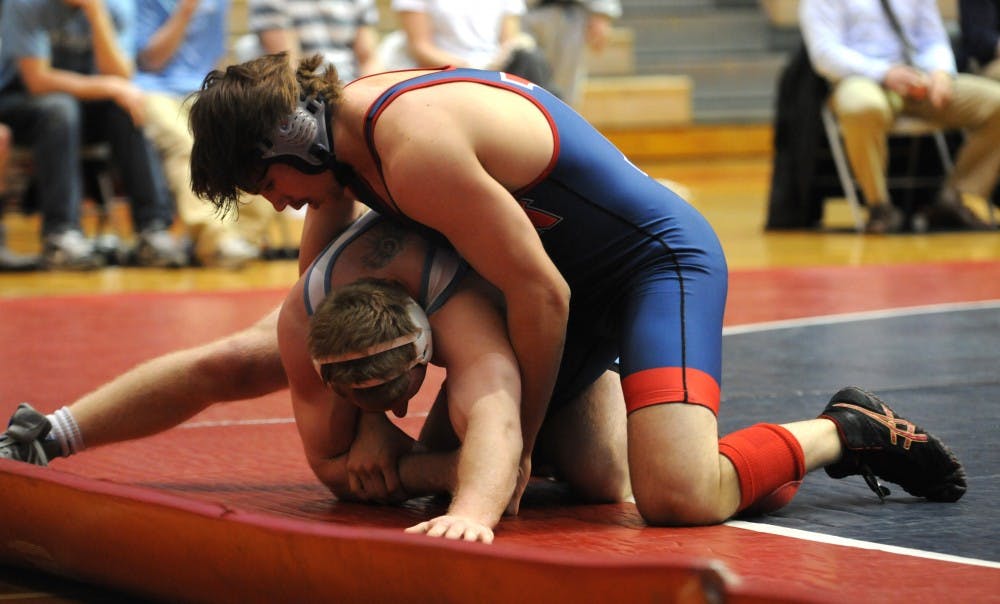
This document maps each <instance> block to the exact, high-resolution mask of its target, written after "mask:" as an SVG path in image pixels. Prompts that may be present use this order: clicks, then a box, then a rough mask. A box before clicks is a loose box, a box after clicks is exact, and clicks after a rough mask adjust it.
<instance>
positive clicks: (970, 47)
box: [958, 0, 1000, 80]
mask: <svg viewBox="0 0 1000 604" xmlns="http://www.w3.org/2000/svg"><path fill="white" fill-rule="evenodd" d="M958 10H959V25H960V26H961V29H962V48H963V50H964V51H965V54H966V56H967V57H968V58H970V59H975V61H976V68H975V70H976V72H977V73H978V74H979V75H982V76H984V77H987V78H991V79H993V80H1000V0H959V2H958Z"/></svg>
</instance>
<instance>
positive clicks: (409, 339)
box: [312, 299, 434, 388]
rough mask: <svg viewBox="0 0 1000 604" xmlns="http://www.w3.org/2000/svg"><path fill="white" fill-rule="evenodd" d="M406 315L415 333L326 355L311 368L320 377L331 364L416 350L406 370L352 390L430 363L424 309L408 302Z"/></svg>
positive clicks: (428, 325) (431, 351) (431, 348)
mask: <svg viewBox="0 0 1000 604" xmlns="http://www.w3.org/2000/svg"><path fill="white" fill-rule="evenodd" d="M406 314H407V316H408V317H409V318H410V321H412V322H413V324H414V325H415V326H416V331H414V332H413V333H409V334H406V335H404V336H400V337H398V338H393V339H392V340H389V341H387V342H381V343H379V344H374V345H372V346H369V347H367V348H365V349H364V350H359V351H353V352H345V353H342V354H334V355H328V356H325V357H317V358H313V360H312V362H313V367H315V368H316V372H317V373H319V375H320V377H322V375H323V367H324V366H326V365H329V364H331V363H343V362H345V361H354V360H357V359H363V358H365V357H370V356H374V355H376V354H380V353H383V352H386V351H388V350H393V349H395V348H399V347H401V346H406V345H407V344H413V345H414V346H415V347H416V349H417V354H416V357H415V358H414V359H413V362H412V363H410V365H409V366H408V367H406V369H404V370H403V371H400V372H399V373H397V374H395V375H392V376H390V377H386V378H373V379H371V380H365V381H363V382H357V383H354V384H351V386H352V387H354V388H369V387H371V386H378V385H379V384H384V383H386V382H390V381H392V380H394V379H396V378H398V377H399V376H401V375H403V374H404V373H406V372H408V371H409V370H411V369H413V368H414V367H416V366H417V365H421V364H422V365H426V364H427V363H429V362H430V360H431V357H433V356H434V345H433V341H432V338H431V322H430V319H428V318H427V313H425V312H424V309H422V308H420V305H419V304H417V303H416V302H415V301H414V300H412V299H411V300H410V301H409V302H408V303H407V305H406Z"/></svg>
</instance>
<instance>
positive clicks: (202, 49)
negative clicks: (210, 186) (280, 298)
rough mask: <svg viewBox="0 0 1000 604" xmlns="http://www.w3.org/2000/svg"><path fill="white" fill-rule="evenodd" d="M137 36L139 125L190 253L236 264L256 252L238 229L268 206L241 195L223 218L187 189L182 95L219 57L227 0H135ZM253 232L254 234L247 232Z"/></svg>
mask: <svg viewBox="0 0 1000 604" xmlns="http://www.w3.org/2000/svg"><path fill="white" fill-rule="evenodd" d="M136 6H137V7H138V28H137V34H138V35H137V38H138V39H139V40H144V41H145V45H144V46H142V47H140V49H139V54H138V64H139V71H138V72H137V73H136V75H135V83H136V84H137V85H138V86H139V87H140V88H142V89H143V91H144V92H145V97H146V105H145V110H146V124H145V132H146V134H147V135H148V136H149V138H150V139H151V140H152V141H153V144H154V145H155V146H156V148H157V150H158V151H159V153H160V157H161V159H162V162H163V168H164V172H165V175H166V178H167V183H168V185H169V186H170V190H171V192H172V193H173V195H174V199H175V201H176V204H177V213H178V215H179V217H180V219H181V222H183V223H184V225H185V227H187V230H188V233H189V235H190V237H191V239H192V242H193V253H194V259H195V261H196V262H197V264H199V265H201V266H212V267H222V268H232V269H236V268H241V267H243V266H244V265H245V264H246V263H247V262H248V261H250V260H253V259H255V258H257V256H258V255H259V252H260V249H259V242H257V243H253V242H251V241H248V239H247V237H244V236H243V234H242V229H241V228H240V227H243V226H244V225H246V226H247V227H248V230H249V231H251V233H252V231H253V227H254V225H255V224H256V222H259V220H257V221H255V220H254V217H255V216H257V215H259V214H262V213H267V214H271V213H273V211H272V210H271V207H270V205H269V204H267V202H266V201H264V200H263V198H260V197H248V198H246V199H245V200H244V201H243V203H242V204H241V207H240V219H239V221H238V222H234V221H232V220H225V221H223V220H222V219H221V218H219V217H218V216H216V214H215V211H214V209H213V208H212V206H211V204H208V203H206V202H204V201H202V200H201V199H199V198H198V197H197V196H196V195H195V194H194V193H193V192H192V191H191V146H192V145H193V144H194V141H193V140H192V139H191V133H190V132H189V131H188V127H187V116H188V112H187V107H188V106H187V105H186V104H185V103H184V100H185V98H186V97H187V96H188V95H189V94H191V93H192V92H195V91H196V90H198V89H199V88H200V87H201V81H202V79H203V78H204V77H205V74H207V73H208V72H209V71H211V70H212V69H215V68H216V67H218V66H219V63H220V62H221V61H222V60H223V58H224V57H225V52H226V48H225V44H226V38H227V35H226V33H227V25H226V24H227V20H228V16H229V2H228V0H219V1H215V2H204V1H203V2H199V1H198V0H178V1H177V2H176V3H172V5H171V3H164V2H160V1H159V0H138V2H137V3H136ZM252 236H254V237H257V238H259V235H258V234H256V233H252Z"/></svg>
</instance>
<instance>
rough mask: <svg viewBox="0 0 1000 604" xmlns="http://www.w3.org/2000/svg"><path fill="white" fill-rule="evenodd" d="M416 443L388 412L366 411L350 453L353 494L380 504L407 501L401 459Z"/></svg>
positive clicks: (348, 468)
mask: <svg viewBox="0 0 1000 604" xmlns="http://www.w3.org/2000/svg"><path fill="white" fill-rule="evenodd" d="M413 443H414V441H413V439H412V438H410V437H409V436H408V435H407V434H406V433H405V432H403V431H402V430H400V429H399V428H397V427H396V425H395V424H393V423H392V422H391V421H389V418H387V417H386V416H385V414H384V413H362V414H361V417H360V418H359V420H358V433H357V436H355V438H354V442H352V443H351V448H350V450H349V451H348V452H347V478H348V482H349V484H350V489H351V495H352V496H353V497H355V498H356V499H358V500H360V501H372V502H376V503H398V502H400V501H405V500H406V499H407V498H408V497H407V494H406V491H404V490H403V485H402V482H400V480H399V458H400V457H401V456H402V455H404V454H405V453H408V452H410V451H411V450H412V449H413Z"/></svg>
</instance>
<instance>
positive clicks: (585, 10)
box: [523, 0, 622, 104]
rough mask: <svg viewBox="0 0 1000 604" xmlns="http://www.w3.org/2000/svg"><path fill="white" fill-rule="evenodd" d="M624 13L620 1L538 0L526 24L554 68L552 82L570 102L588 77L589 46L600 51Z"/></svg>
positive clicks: (531, 3) (530, 8)
mask: <svg viewBox="0 0 1000 604" xmlns="http://www.w3.org/2000/svg"><path fill="white" fill-rule="evenodd" d="M621 14H622V5H621V2H619V0H535V1H534V2H529V7H528V12H527V14H525V16H524V19H523V23H524V26H525V29H526V30H527V31H528V32H529V33H530V34H531V35H532V36H533V37H534V38H535V40H536V41H537V42H538V46H539V48H540V49H541V51H542V54H543V55H544V56H545V59H546V61H548V64H549V66H550V67H551V68H552V85H553V86H554V87H555V88H556V89H558V90H559V91H560V92H561V93H562V97H563V100H565V101H566V102H568V103H570V104H574V103H576V102H577V101H578V100H579V98H580V85H581V83H582V82H583V81H584V80H585V79H586V77H587V62H586V48H587V47H589V48H590V50H592V51H593V52H601V51H603V50H604V48H605V47H606V46H607V44H608V38H609V36H610V34H611V23H612V21H614V20H615V19H617V18H618V17H620V16H621Z"/></svg>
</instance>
